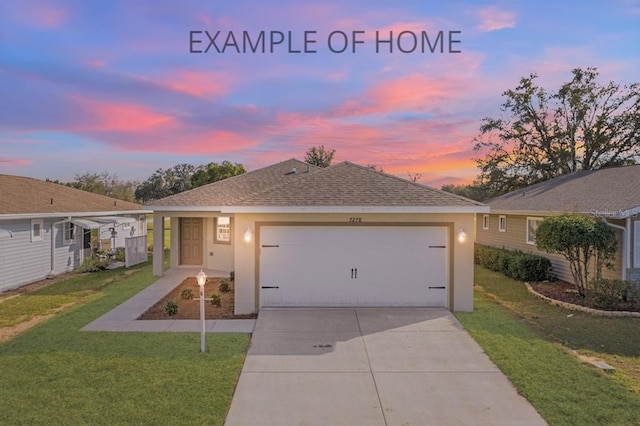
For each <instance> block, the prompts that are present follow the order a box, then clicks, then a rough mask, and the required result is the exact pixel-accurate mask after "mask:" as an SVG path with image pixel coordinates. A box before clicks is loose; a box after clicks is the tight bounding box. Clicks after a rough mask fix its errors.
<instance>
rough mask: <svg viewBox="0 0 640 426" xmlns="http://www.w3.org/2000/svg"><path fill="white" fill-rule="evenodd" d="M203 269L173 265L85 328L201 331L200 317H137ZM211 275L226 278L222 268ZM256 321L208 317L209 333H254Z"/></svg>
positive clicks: (83, 329)
mask: <svg viewBox="0 0 640 426" xmlns="http://www.w3.org/2000/svg"><path fill="white" fill-rule="evenodd" d="M199 271H200V269H191V268H189V269H183V268H172V269H169V270H167V271H165V273H164V275H163V276H162V277H161V278H160V279H158V281H156V282H155V283H153V284H151V285H150V286H149V287H147V288H145V289H144V290H142V291H141V292H140V293H138V294H136V295H135V296H133V297H132V298H131V299H129V300H127V301H126V302H124V303H122V304H121V305H119V306H116V307H115V308H113V309H112V310H110V311H109V312H107V313H106V314H104V315H103V316H101V317H100V318H98V319H96V320H94V321H93V322H91V323H89V324H87V325H86V326H84V327H83V328H82V331H117V332H124V331H147V332H189V333H197V332H200V327H201V323H200V320H138V319H136V318H138V317H139V316H140V315H142V314H143V313H144V312H145V311H146V310H147V309H149V308H150V307H151V306H153V304H154V303H156V302H157V301H158V300H160V299H162V298H163V297H164V296H165V295H166V294H167V293H169V292H170V291H171V290H173V289H174V288H175V287H176V286H178V285H179V284H180V283H181V282H182V281H183V280H184V279H185V278H187V277H190V276H195V275H196V274H197V273H198V272H199ZM204 272H205V273H206V274H207V276H209V277H226V276H228V275H229V274H228V273H226V272H221V271H214V270H204ZM255 323H256V320H254V319H235V320H234V319H225V320H206V321H205V327H206V330H207V332H208V333H252V332H253V327H254V326H255Z"/></svg>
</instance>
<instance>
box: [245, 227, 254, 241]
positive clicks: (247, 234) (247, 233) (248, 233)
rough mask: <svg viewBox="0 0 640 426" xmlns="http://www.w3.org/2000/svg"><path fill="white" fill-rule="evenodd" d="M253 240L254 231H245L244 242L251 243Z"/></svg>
mask: <svg viewBox="0 0 640 426" xmlns="http://www.w3.org/2000/svg"><path fill="white" fill-rule="evenodd" d="M251 238H253V231H252V230H251V228H247V230H246V231H244V242H245V243H250V242H251Z"/></svg>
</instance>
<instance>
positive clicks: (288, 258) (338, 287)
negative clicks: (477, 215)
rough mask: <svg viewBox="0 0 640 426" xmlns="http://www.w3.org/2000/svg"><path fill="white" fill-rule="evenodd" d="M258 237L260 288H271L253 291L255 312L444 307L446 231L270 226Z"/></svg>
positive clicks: (446, 255)
mask: <svg viewBox="0 0 640 426" xmlns="http://www.w3.org/2000/svg"><path fill="white" fill-rule="evenodd" d="M260 235H261V245H262V246H263V247H261V250H260V273H259V274H260V275H259V276H260V286H261V287H277V288H261V290H260V304H261V306H446V304H447V294H448V284H447V280H448V276H447V275H448V272H447V271H448V266H447V265H448V263H447V262H448V258H447V257H448V250H447V249H446V248H441V247H444V246H446V241H447V235H448V233H447V229H446V228H434V227H353V228H351V227H331V226H315V227H276V226H273V227H263V228H262V229H261V234H260ZM429 287H431V288H429ZM441 287H444V288H441Z"/></svg>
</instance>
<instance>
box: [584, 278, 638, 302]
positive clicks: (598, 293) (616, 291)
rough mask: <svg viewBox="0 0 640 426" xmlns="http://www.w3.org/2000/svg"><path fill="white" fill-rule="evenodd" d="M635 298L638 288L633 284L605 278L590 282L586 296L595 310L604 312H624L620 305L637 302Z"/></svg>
mask: <svg viewBox="0 0 640 426" xmlns="http://www.w3.org/2000/svg"><path fill="white" fill-rule="evenodd" d="M637 296H638V287H637V286H636V285H635V284H634V283H632V282H628V281H622V280H609V279H606V278H600V279H596V280H592V281H591V291H590V292H589V294H588V297H589V299H591V302H592V303H593V305H594V306H595V307H596V308H598V309H605V310H618V309H622V310H624V309H623V308H621V305H625V306H628V305H629V304H633V303H634V302H637Z"/></svg>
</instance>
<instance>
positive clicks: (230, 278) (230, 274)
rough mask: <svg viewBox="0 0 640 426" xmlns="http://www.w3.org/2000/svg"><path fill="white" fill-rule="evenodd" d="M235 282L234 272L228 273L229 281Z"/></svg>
mask: <svg viewBox="0 0 640 426" xmlns="http://www.w3.org/2000/svg"><path fill="white" fill-rule="evenodd" d="M235 280H236V271H231V272H229V281H235Z"/></svg>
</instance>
